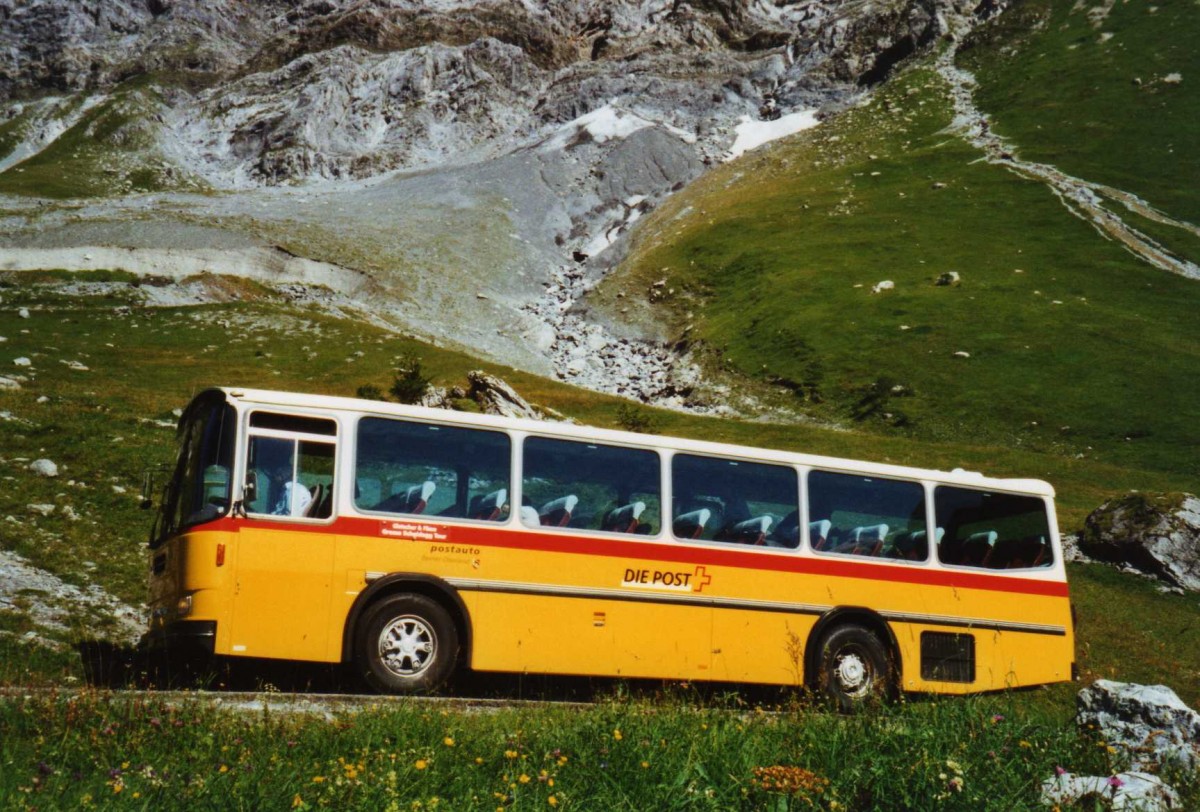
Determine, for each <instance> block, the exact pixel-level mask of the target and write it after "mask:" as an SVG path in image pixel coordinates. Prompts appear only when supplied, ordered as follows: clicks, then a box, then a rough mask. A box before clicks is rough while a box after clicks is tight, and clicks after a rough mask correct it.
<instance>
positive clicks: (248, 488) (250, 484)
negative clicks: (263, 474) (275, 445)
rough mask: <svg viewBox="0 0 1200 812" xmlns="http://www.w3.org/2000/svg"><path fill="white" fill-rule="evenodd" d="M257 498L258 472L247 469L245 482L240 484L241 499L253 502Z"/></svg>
mask: <svg viewBox="0 0 1200 812" xmlns="http://www.w3.org/2000/svg"><path fill="white" fill-rule="evenodd" d="M257 500H258V472H257V471H247V472H246V483H245V484H244V485H243V486H242V501H243V502H254V501H257Z"/></svg>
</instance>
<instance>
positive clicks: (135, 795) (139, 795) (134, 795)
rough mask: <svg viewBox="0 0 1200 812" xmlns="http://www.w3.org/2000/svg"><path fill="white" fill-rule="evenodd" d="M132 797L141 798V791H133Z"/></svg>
mask: <svg viewBox="0 0 1200 812" xmlns="http://www.w3.org/2000/svg"><path fill="white" fill-rule="evenodd" d="M133 797H134V798H141V797H142V793H140V792H135V793H133Z"/></svg>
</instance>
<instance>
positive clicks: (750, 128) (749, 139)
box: [726, 110, 820, 161]
mask: <svg viewBox="0 0 1200 812" xmlns="http://www.w3.org/2000/svg"><path fill="white" fill-rule="evenodd" d="M819 123H820V122H818V121H817V111H816V110H800V111H798V112H795V113H788V114H787V115H786V116H780V117H779V118H777V119H775V120H774V121H754V120H752V119H751V118H750V116H742V118H741V123H740V124H738V125H737V126H736V127H735V128H734V132H735V133H737V137H736V138H735V139H734V142H733V146H732V147H730V148H729V157H728V158H726V160H727V161H732V160H733V159H734V158H737V157H739V156H741V155H742V154H743V153H746V152H749V151H750V150H752V149H758V148H759V147H761V146H762V145H763V144H766V143H769V142H771V141H776V140H778V139H780V138H785V137H787V136H789V135H795V134H796V133H798V132H801V131H802V130H807V129H810V128H812V127H815V126H817V124H819Z"/></svg>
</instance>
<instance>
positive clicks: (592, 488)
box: [521, 437, 662, 535]
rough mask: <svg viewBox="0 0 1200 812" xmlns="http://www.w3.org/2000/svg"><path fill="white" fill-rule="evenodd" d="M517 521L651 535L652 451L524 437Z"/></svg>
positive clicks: (654, 529)
mask: <svg viewBox="0 0 1200 812" xmlns="http://www.w3.org/2000/svg"><path fill="white" fill-rule="evenodd" d="M524 452H525V453H524V468H523V471H522V493H523V499H524V502H525V504H524V506H523V507H522V508H521V521H522V522H523V523H525V524H526V525H528V526H531V527H576V528H582V529H588V530H599V531H601V532H605V533H633V534H640V535H653V534H656V533H658V530H659V526H660V522H661V519H660V515H661V512H662V510H661V504H662V498H661V495H660V493H659V483H660V481H661V480H660V478H659V477H660V475H659V471H660V463H659V457H658V454H657V453H655V452H653V451H645V450H642V449H636V448H621V447H619V446H608V445H599V444H597V443H588V442H575V441H571V440H557V439H552V438H549V437H528V438H526V440H525V449H524Z"/></svg>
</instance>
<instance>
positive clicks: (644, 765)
mask: <svg viewBox="0 0 1200 812" xmlns="http://www.w3.org/2000/svg"><path fill="white" fill-rule="evenodd" d="M649 768H650V762H649V761H643V762H642V769H643V770H646V769H649Z"/></svg>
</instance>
